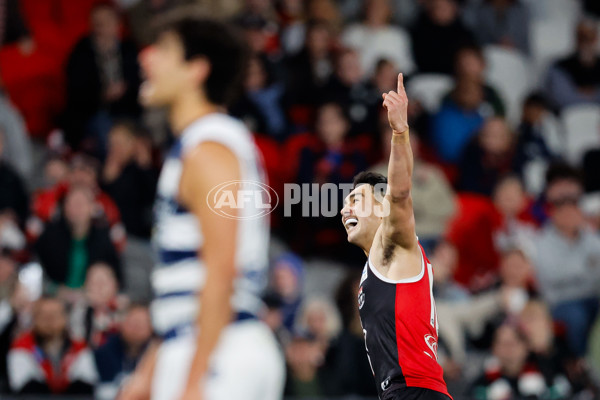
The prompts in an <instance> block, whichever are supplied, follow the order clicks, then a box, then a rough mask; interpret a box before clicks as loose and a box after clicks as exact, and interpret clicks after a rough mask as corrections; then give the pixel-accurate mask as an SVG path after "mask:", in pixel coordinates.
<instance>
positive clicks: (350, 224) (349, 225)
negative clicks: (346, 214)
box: [344, 218, 358, 231]
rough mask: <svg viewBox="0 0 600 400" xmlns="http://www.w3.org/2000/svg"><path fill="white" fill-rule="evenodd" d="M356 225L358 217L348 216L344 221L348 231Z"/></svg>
mask: <svg viewBox="0 0 600 400" xmlns="http://www.w3.org/2000/svg"><path fill="white" fill-rule="evenodd" d="M356 225H358V220H357V219H356V218H348V219H347V220H346V221H344V226H345V227H346V230H347V231H350V230H351V229H352V228H354V227H356Z"/></svg>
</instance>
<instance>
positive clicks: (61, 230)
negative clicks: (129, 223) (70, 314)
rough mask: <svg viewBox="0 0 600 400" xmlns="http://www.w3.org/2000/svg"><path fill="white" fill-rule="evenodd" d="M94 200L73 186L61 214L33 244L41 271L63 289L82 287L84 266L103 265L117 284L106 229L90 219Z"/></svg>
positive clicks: (116, 261)
mask: <svg viewBox="0 0 600 400" xmlns="http://www.w3.org/2000/svg"><path fill="white" fill-rule="evenodd" d="M93 206H94V199H93V195H92V193H91V191H90V190H89V189H88V188H85V187H73V188H71V189H70V190H69V192H68V193H67V195H66V197H65V202H64V215H61V217H60V218H58V219H56V220H55V221H52V222H50V223H49V224H48V225H47V226H46V228H45V229H44V232H43V233H42V235H41V236H40V238H39V239H38V241H37V243H36V244H35V248H36V251H37V254H38V256H39V258H40V261H41V264H42V267H43V268H44V272H45V273H46V274H47V276H48V277H49V278H50V280H51V281H52V282H54V283H56V284H59V285H65V286H66V287H67V288H71V289H79V288H81V287H82V286H83V283H84V280H85V276H86V271H87V269H88V267H89V266H90V265H92V264H94V263H95V262H105V263H107V264H109V265H110V266H111V268H113V270H114V271H115V275H116V276H117V278H118V279H119V281H121V270H120V262H119V257H118V255H117V251H116V249H115V247H114V246H113V244H112V242H111V240H110V236H109V231H108V227H106V226H103V225H102V224H99V223H96V222H95V221H94V219H93V211H94V210H93Z"/></svg>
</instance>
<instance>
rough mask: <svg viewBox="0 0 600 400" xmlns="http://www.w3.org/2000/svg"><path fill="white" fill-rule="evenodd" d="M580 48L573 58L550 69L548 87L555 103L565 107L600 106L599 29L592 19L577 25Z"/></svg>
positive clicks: (549, 94) (570, 57) (559, 62)
mask: <svg viewBox="0 0 600 400" xmlns="http://www.w3.org/2000/svg"><path fill="white" fill-rule="evenodd" d="M576 41H577V48H576V50H575V52H574V53H573V54H571V55H570V56H569V57H567V58H564V59H562V60H559V61H557V62H556V63H555V64H554V65H553V66H552V67H551V68H550V70H549V72H548V77H547V82H546V84H545V85H544V87H545V88H546V91H547V95H548V97H549V98H550V100H551V101H552V103H553V104H554V105H555V106H556V107H558V108H563V107H566V106H570V105H573V104H582V103H596V104H600V55H599V54H598V28H597V26H596V24H595V23H594V22H593V21H591V20H583V21H581V22H580V23H579V24H578V25H577V31H576Z"/></svg>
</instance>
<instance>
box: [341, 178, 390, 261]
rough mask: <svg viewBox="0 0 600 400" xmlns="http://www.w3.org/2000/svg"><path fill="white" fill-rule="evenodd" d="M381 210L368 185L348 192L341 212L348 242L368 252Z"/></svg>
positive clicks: (378, 222)
mask: <svg viewBox="0 0 600 400" xmlns="http://www.w3.org/2000/svg"><path fill="white" fill-rule="evenodd" d="M381 209H382V205H381V203H380V202H378V201H377V200H376V199H375V196H374V195H373V188H372V187H371V186H370V185H366V184H365V185H360V186H358V187H357V188H355V189H354V190H353V191H352V192H350V194H349V195H348V197H346V199H345V200H344V208H343V209H342V211H341V214H342V223H343V224H344V228H346V233H347V234H348V242H350V243H352V244H354V245H357V246H358V247H360V248H362V249H363V250H365V251H369V249H370V248H371V244H372V243H373V239H374V238H375V233H376V232H377V229H378V228H379V225H381V216H380V215H381Z"/></svg>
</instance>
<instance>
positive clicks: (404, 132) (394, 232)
mask: <svg viewBox="0 0 600 400" xmlns="http://www.w3.org/2000/svg"><path fill="white" fill-rule="evenodd" d="M383 106H384V107H385V108H386V110H387V112H388V120H389V123H390V126H391V128H392V130H393V135H392V146H391V153H390V161H389V165H388V188H387V192H386V195H385V198H386V200H387V201H388V202H389V203H388V204H389V207H390V213H389V215H387V216H384V218H383V232H382V233H383V240H385V241H389V242H391V243H392V244H393V245H397V246H399V247H402V248H405V249H408V250H412V249H414V248H415V246H416V244H417V239H416V235H415V217H414V213H413V205H412V197H411V188H412V172H413V153H412V149H411V147H410V139H409V129H408V116H407V109H408V98H407V96H406V91H405V90H404V78H403V76H402V74H399V75H398V90H397V92H394V91H390V92H388V93H384V94H383Z"/></svg>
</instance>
